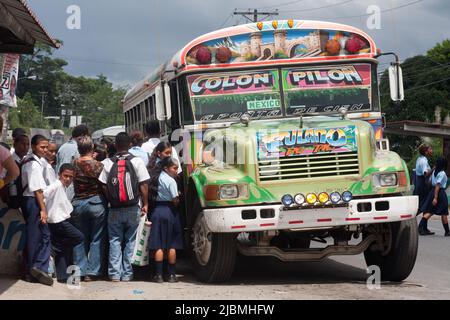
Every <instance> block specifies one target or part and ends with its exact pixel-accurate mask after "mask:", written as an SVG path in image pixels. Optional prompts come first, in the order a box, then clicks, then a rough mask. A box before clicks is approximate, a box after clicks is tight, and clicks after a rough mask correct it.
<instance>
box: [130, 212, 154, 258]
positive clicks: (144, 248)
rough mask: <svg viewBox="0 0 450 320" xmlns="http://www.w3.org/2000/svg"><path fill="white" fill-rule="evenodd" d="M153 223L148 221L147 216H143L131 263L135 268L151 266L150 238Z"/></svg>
mask: <svg viewBox="0 0 450 320" xmlns="http://www.w3.org/2000/svg"><path fill="white" fill-rule="evenodd" d="M151 225H152V223H151V222H150V221H148V220H147V216H142V217H141V221H140V222H139V227H138V230H137V234H136V244H135V246H134V251H133V258H132V259H131V261H132V262H131V263H132V264H133V265H135V266H141V267H142V266H146V265H148V264H149V252H148V238H149V236H150V229H151Z"/></svg>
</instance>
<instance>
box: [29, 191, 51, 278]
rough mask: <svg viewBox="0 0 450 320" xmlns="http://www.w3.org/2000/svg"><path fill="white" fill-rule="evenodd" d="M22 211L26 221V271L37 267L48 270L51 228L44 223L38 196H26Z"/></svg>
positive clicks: (44, 270)
mask: <svg viewBox="0 0 450 320" xmlns="http://www.w3.org/2000/svg"><path fill="white" fill-rule="evenodd" d="M23 202H24V203H23V205H22V213H23V217H24V219H25V223H26V230H27V243H26V251H25V252H26V268H25V269H26V272H27V273H28V274H29V273H30V270H31V268H37V269H39V270H41V271H43V272H46V273H47V272H48V265H49V262H50V247H51V243H50V230H49V228H48V224H42V223H41V221H40V218H41V214H40V209H39V206H38V204H37V201H36V198H34V197H24V201H23Z"/></svg>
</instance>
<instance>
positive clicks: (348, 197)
mask: <svg viewBox="0 0 450 320" xmlns="http://www.w3.org/2000/svg"><path fill="white" fill-rule="evenodd" d="M352 199H353V194H352V193H351V192H350V191H345V192H344V193H343V194H342V200H344V202H350V201H352Z"/></svg>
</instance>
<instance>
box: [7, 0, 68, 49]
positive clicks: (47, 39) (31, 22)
mask: <svg viewBox="0 0 450 320" xmlns="http://www.w3.org/2000/svg"><path fill="white" fill-rule="evenodd" d="M0 4H2V5H3V6H4V7H5V8H6V10H7V11H8V12H9V13H10V14H11V15H12V16H13V17H14V18H15V19H16V20H17V22H18V23H19V24H20V25H21V26H22V28H23V29H25V31H26V32H27V33H28V35H29V36H30V37H31V38H33V39H34V40H35V41H38V42H42V43H45V44H48V45H50V46H52V47H54V48H58V47H59V43H57V42H56V41H55V40H53V39H52V37H51V36H50V35H49V33H48V32H47V31H46V30H45V28H44V26H43V25H42V24H41V23H40V22H39V20H38V18H37V16H36V14H35V13H34V12H33V11H32V10H31V8H30V7H29V6H28V4H27V2H26V1H25V0H0Z"/></svg>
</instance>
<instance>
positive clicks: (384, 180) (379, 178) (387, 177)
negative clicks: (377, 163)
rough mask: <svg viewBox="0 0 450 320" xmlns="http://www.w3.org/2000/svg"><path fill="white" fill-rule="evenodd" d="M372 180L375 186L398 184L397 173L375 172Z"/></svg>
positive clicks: (393, 185)
mask: <svg viewBox="0 0 450 320" xmlns="http://www.w3.org/2000/svg"><path fill="white" fill-rule="evenodd" d="M372 182H373V185H374V186H375V187H395V186H396V185H397V184H398V179H397V173H392V172H390V173H379V174H375V175H373V179H372Z"/></svg>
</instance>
